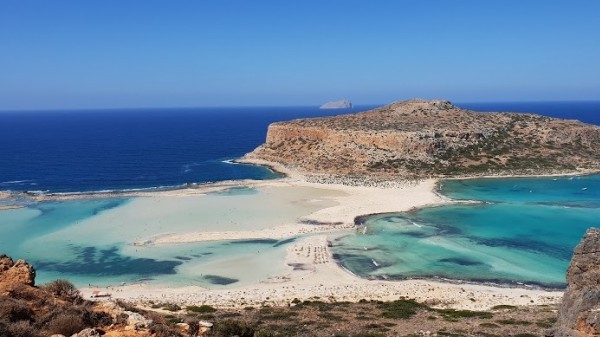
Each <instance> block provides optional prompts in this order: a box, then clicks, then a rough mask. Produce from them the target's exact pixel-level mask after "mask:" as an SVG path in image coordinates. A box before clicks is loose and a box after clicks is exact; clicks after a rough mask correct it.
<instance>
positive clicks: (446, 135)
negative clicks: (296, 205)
mask: <svg viewBox="0 0 600 337" xmlns="http://www.w3.org/2000/svg"><path fill="white" fill-rule="evenodd" d="M246 157H247V158H249V159H259V160H264V161H268V162H274V163H278V164H281V165H283V166H284V167H288V168H292V169H295V170H297V171H299V172H301V173H305V174H329V175H335V176H342V177H361V178H365V177H366V178H369V179H382V180H397V179H400V178H401V179H407V178H408V179H413V178H414V179H421V178H427V177H434V178H437V177H452V176H482V175H536V174H549V173H565V172H573V171H582V170H584V169H588V170H598V169H599V168H600V127H598V126H594V125H589V124H585V123H582V122H579V121H575V120H563V119H557V118H550V117H545V116H541V115H534V114H524V113H481V112H475V111H469V110H465V109H461V108H459V107H456V106H454V105H453V104H452V103H450V102H449V101H445V100H421V99H412V100H407V101H401V102H394V103H392V104H390V105H387V106H384V107H381V108H377V109H374V110H370V111H366V112H361V113H357V114H349V115H340V116H334V117H324V118H310V119H298V120H293V121H289V122H278V123H273V124H271V125H270V126H269V128H268V133H267V139H266V142H265V144H263V145H261V146H260V147H258V148H257V149H255V150H254V151H253V152H252V153H250V154H248V155H247V156H246Z"/></svg>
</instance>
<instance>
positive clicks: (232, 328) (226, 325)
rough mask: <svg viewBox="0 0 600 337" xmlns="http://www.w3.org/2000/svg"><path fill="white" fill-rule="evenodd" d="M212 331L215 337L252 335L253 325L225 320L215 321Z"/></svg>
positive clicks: (252, 336)
mask: <svg viewBox="0 0 600 337" xmlns="http://www.w3.org/2000/svg"><path fill="white" fill-rule="evenodd" d="M213 331H214V334H215V336H217V337H231V336H238V337H254V333H255V327H254V326H252V325H250V324H248V323H245V322H238V321H230V320H225V321H220V322H215V325H214V326H213Z"/></svg>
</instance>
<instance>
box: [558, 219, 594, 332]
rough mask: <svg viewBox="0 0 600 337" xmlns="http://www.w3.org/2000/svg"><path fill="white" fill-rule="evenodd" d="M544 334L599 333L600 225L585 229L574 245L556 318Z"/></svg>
mask: <svg viewBox="0 0 600 337" xmlns="http://www.w3.org/2000/svg"><path fill="white" fill-rule="evenodd" d="M547 336H554V337H581V336H600V229H597V228H590V229H588V231H587V232H586V233H585V236H584V237H583V239H582V240H581V242H580V243H579V245H578V246H577V247H576V248H575V252H574V254H573V259H572V260H571V264H570V265H569V269H568V271H567V291H566V292H565V295H564V297H563V300H562V304H561V305H560V308H559V312H558V320H557V322H556V325H555V327H554V329H553V331H550V332H549V333H548V334H547Z"/></svg>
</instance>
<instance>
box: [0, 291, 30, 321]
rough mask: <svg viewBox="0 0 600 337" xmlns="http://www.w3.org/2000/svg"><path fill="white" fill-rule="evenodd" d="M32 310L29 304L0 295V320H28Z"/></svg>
mask: <svg viewBox="0 0 600 337" xmlns="http://www.w3.org/2000/svg"><path fill="white" fill-rule="evenodd" d="M32 318H33V312H32V311H31V309H29V306H28V305H26V304H25V303H23V302H21V301H17V300H14V299H12V298H10V297H4V296H2V297H0V320H5V321H8V322H17V321H30V320H32Z"/></svg>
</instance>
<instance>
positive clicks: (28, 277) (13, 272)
mask: <svg viewBox="0 0 600 337" xmlns="http://www.w3.org/2000/svg"><path fill="white" fill-rule="evenodd" d="M0 283H6V284H24V285H28V286H33V285H35V269H33V267H32V266H31V265H30V264H29V263H27V262H25V261H24V260H17V262H14V261H13V259H11V258H10V257H9V256H6V255H4V254H2V255H0Z"/></svg>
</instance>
